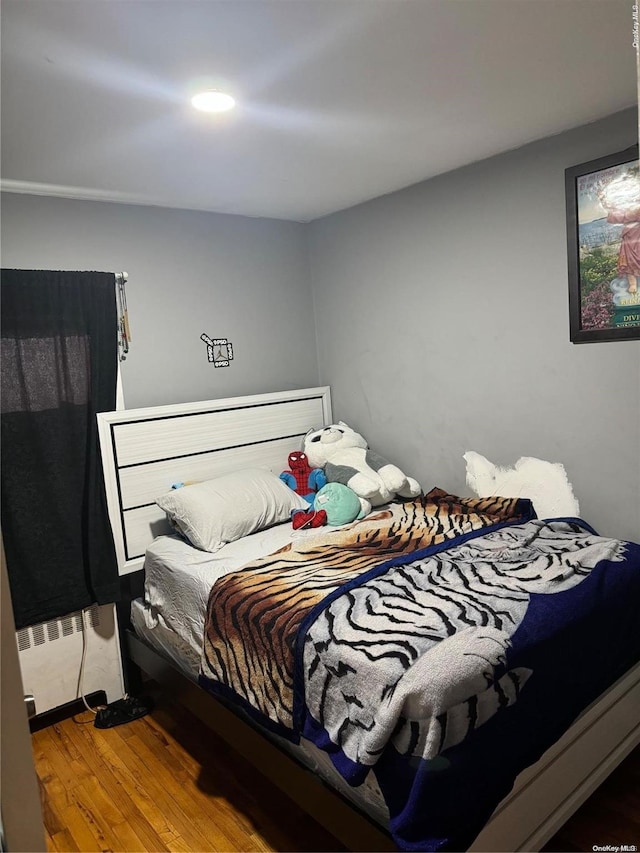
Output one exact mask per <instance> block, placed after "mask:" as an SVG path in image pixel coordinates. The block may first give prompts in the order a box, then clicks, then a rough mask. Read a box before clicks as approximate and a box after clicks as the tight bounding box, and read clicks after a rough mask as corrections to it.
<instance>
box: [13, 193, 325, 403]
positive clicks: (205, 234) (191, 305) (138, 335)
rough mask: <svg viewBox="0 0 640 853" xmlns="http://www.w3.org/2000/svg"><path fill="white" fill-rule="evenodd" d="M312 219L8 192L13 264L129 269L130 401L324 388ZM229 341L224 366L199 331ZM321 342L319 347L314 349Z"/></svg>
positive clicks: (126, 381) (126, 373)
mask: <svg viewBox="0 0 640 853" xmlns="http://www.w3.org/2000/svg"><path fill="white" fill-rule="evenodd" d="M303 230H304V226H303V225H300V224H297V223H293V222H282V221H278V220H268V219H250V218H247V217H242V216H226V215H220V214H213V213H200V212H198V213H196V212H192V211H179V210H169V209H163V208H153V207H135V206H126V205H120V204H109V203H102V202H89V201H75V200H68V199H57V198H44V197H39V196H27V195H13V194H9V193H3V195H2V265H3V266H4V267H16V268H26V269H32V268H33V269H73V270H81V269H97V270H106V271H110V272H111V271H112V272H119V271H121V270H126V271H127V272H128V273H129V282H130V283H129V285H128V287H127V301H128V306H129V315H130V319H131V334H132V338H133V342H132V346H131V351H130V354H129V356H128V358H127V360H126V361H125V362H124V363H123V365H122V374H123V386H124V393H125V401H126V405H127V408H135V407H138V406H149V405H161V404H164V403H177V402H189V401H192V400H207V399H213V398H218V397H227V396H234V395H241V394H253V393H261V392H267V391H275V390H280V389H288V388H305V387H309V386H314V385H317V384H318V375H317V361H316V352H315V333H314V324H313V306H312V299H311V289H310V284H309V276H308V267H307V257H306V249H305V243H304V238H303ZM203 332H206V333H207V334H208V335H209V336H210V337H212V338H215V337H225V338H228V339H229V340H230V341H231V342H232V343H233V347H234V361H233V362H232V363H231V365H230V366H229V367H228V368H226V367H225V368H217V369H216V368H214V367H213V365H212V364H209V363H208V361H207V357H206V356H207V352H206V346H205V344H204V343H203V342H202V341H201V340H200V335H201V334H202V333H203ZM310 341H311V344H310Z"/></svg>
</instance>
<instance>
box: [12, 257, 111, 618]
mask: <svg viewBox="0 0 640 853" xmlns="http://www.w3.org/2000/svg"><path fill="white" fill-rule="evenodd" d="M1 296H2V304H1V309H2V313H1V327H2V535H3V538H4V545H5V551H6V558H7V568H8V572H9V581H10V585H11V597H12V600H13V607H14V611H15V619H16V627H17V628H22V627H25V626H26V625H33V624H35V623H37V622H41V621H45V620H47V619H54V618H57V617H59V616H62V615H65V614H67V613H71V612H73V611H74V610H79V609H80V608H82V607H87V606H89V605H90V604H92V603H94V602H96V603H98V604H106V603H108V602H112V601H116V600H117V598H118V589H119V584H118V574H117V567H116V559H115V551H114V545H113V539H112V536H111V528H110V525H109V520H108V515H107V509H106V500H105V497H104V487H103V479H102V467H101V461H100V450H99V446H98V434H97V427H96V412H100V411H109V410H111V409H114V408H115V395H116V381H117V322H118V321H117V310H116V301H115V277H114V274H113V273H101V272H50V271H44V270H2V277H1Z"/></svg>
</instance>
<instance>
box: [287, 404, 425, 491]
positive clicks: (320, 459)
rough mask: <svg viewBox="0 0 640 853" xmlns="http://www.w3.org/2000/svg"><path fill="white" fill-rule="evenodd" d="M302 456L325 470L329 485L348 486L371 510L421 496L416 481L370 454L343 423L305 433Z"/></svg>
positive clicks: (316, 466)
mask: <svg viewBox="0 0 640 853" xmlns="http://www.w3.org/2000/svg"><path fill="white" fill-rule="evenodd" d="M304 452H305V453H306V454H307V459H308V460H309V464H310V465H311V466H312V467H313V468H323V469H324V473H325V475H326V477H327V481H328V482H329V483H343V484H344V485H345V486H349V488H350V489H353V491H354V492H355V493H356V494H357V495H358V496H359V497H361V498H365V499H366V500H368V501H369V502H370V503H371V505H372V506H380V505H381V504H385V503H388V502H389V501H392V500H393V499H394V497H395V496H396V495H399V496H400V497H402V498H413V497H416V496H417V495H419V494H420V493H421V492H422V489H421V487H420V484H419V483H418V481H417V480H414V479H413V477H407V475H406V474H405V473H404V472H403V471H401V470H400V468H398V467H397V466H396V465H392V464H391V463H390V462H388V461H387V460H386V459H384V458H383V457H382V456H380V455H379V454H378V453H374V452H373V451H372V450H369V449H368V447H367V442H366V441H365V439H364V438H363V437H362V436H361V435H360V434H359V433H357V432H355V430H352V429H351V427H350V426H347V424H345V423H344V422H343V421H339V422H338V423H337V424H331V425H330V426H327V427H323V429H319V430H316V431H314V432H310V433H307V435H306V437H305V440H304Z"/></svg>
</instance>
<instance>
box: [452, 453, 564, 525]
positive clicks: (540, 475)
mask: <svg viewBox="0 0 640 853" xmlns="http://www.w3.org/2000/svg"><path fill="white" fill-rule="evenodd" d="M464 459H465V461H466V463H467V486H469V488H470V489H471V490H472V491H473V492H475V494H476V495H478V497H480V498H486V497H491V496H492V495H500V496H501V497H505V498H529V499H530V501H531V502H532V503H533V508H534V509H535V511H536V515H537V516H538V518H564V517H571V518H575V517H577V516H579V515H580V506H579V504H578V501H577V500H576V497H575V495H574V494H573V487H572V485H571V483H570V482H569V478H568V477H567V472H566V471H565V469H564V465H561V464H560V463H559V462H546V461H545V460H544V459H536V458H535V457H533V456H523V457H521V458H520V459H518V461H517V462H516V464H515V465H514V467H513V468H501V467H499V466H498V465H494V464H493V463H492V462H489V460H488V459H486V458H485V457H484V456H481V455H480V454H479V453H475V452H474V451H473V450H468V451H467V452H466V453H465V454H464Z"/></svg>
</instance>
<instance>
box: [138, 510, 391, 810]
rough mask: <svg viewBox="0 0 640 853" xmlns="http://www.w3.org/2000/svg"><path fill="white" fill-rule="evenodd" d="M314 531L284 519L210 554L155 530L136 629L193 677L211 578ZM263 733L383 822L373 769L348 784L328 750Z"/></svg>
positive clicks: (304, 538) (309, 536)
mask: <svg viewBox="0 0 640 853" xmlns="http://www.w3.org/2000/svg"><path fill="white" fill-rule="evenodd" d="M316 536H318V532H317V531H316V530H309V531H300V530H293V529H292V527H291V525H290V524H289V523H286V524H281V525H276V526H275V527H272V528H269V529H267V530H263V531H260V532H259V533H255V534H252V535H251V536H247V537H244V538H243V539H242V540H239V541H238V542H233V543H230V544H229V545H226V546H225V547H224V548H222V549H221V550H220V551H218V552H216V553H214V554H210V553H208V552H205V551H199V550H197V549H195V548H193V547H192V546H191V545H189V544H188V543H187V542H186V541H185V540H183V539H182V538H180V537H178V536H159V537H158V538H157V539H156V540H155V541H154V542H153V543H152V545H151V546H150V547H149V549H148V550H147V554H146V557H145V599H144V600H143V599H136V600H135V601H133V602H132V605H131V622H132V624H133V627H134V630H135V632H136V634H137V635H138V636H139V637H140V638H141V639H142V640H144V641H145V642H146V643H147V644H148V645H150V646H151V647H152V648H154V649H155V650H156V651H158V652H159V653H160V654H162V655H163V657H165V658H167V659H169V660H171V661H172V662H173V663H174V664H176V666H177V667H178V668H179V669H180V670H181V671H182V672H183V673H184V674H185V675H186V676H188V677H189V678H190V679H191V680H193V681H197V678H198V671H199V668H200V654H201V650H202V638H203V633H204V619H205V613H206V607H207V601H208V598H209V591H210V589H211V587H212V586H213V584H214V583H215V582H216V580H218V579H219V578H221V577H223V576H224V575H225V574H227V573H228V572H231V571H234V570H235V569H237V568H239V567H240V566H242V565H245V564H246V563H248V562H250V561H252V560H254V559H257V558H258V557H260V556H263V555H266V554H272V553H274V552H275V551H278V550H280V549H281V548H284V547H285V546H287V545H288V544H290V543H292V542H300V541H304V542H311V541H312V539H313V538H314V537H316ZM264 734H265V736H266V737H268V738H269V739H270V740H271V741H273V742H274V743H276V744H277V745H278V746H279V747H280V748H281V749H283V750H284V751H285V752H287V753H288V754H289V755H291V756H292V757H293V758H295V759H296V760H297V761H299V762H301V763H302V764H304V765H305V767H307V768H309V769H310V770H312V771H313V772H314V773H316V774H317V775H318V776H319V777H320V778H321V779H323V780H324V781H325V782H327V783H328V784H330V785H331V787H332V788H334V789H336V790H337V791H338V792H339V793H340V794H342V795H343V796H344V797H345V798H346V799H347V800H349V801H350V802H351V803H353V804H354V805H356V806H357V807H358V808H360V809H362V810H363V811H364V812H365V813H366V814H367V815H368V816H369V817H370V818H372V819H373V820H375V821H376V822H377V823H379V824H381V825H382V826H386V824H387V822H388V817H389V812H388V809H387V807H386V805H385V802H384V799H383V797H382V794H381V792H380V789H379V787H378V784H377V781H376V778H375V776H374V774H373V773H369V774H368V776H367V778H366V779H365V781H364V783H363V784H362V785H360V786H359V787H357V788H353V787H351V786H350V785H349V784H348V783H347V782H346V781H345V780H344V779H343V778H342V777H341V776H340V774H339V773H338V772H337V771H336V770H335V768H334V766H333V764H332V763H331V760H330V758H329V756H328V755H327V753H325V752H323V751H322V750H320V749H318V748H317V747H316V746H314V745H313V744H312V743H310V742H309V741H307V740H306V739H304V738H302V739H301V740H300V743H299V744H297V745H296V744H292V743H290V742H289V741H287V740H285V739H284V738H280V737H279V736H278V735H275V734H273V733H267V732H266V731H265V732H264Z"/></svg>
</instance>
